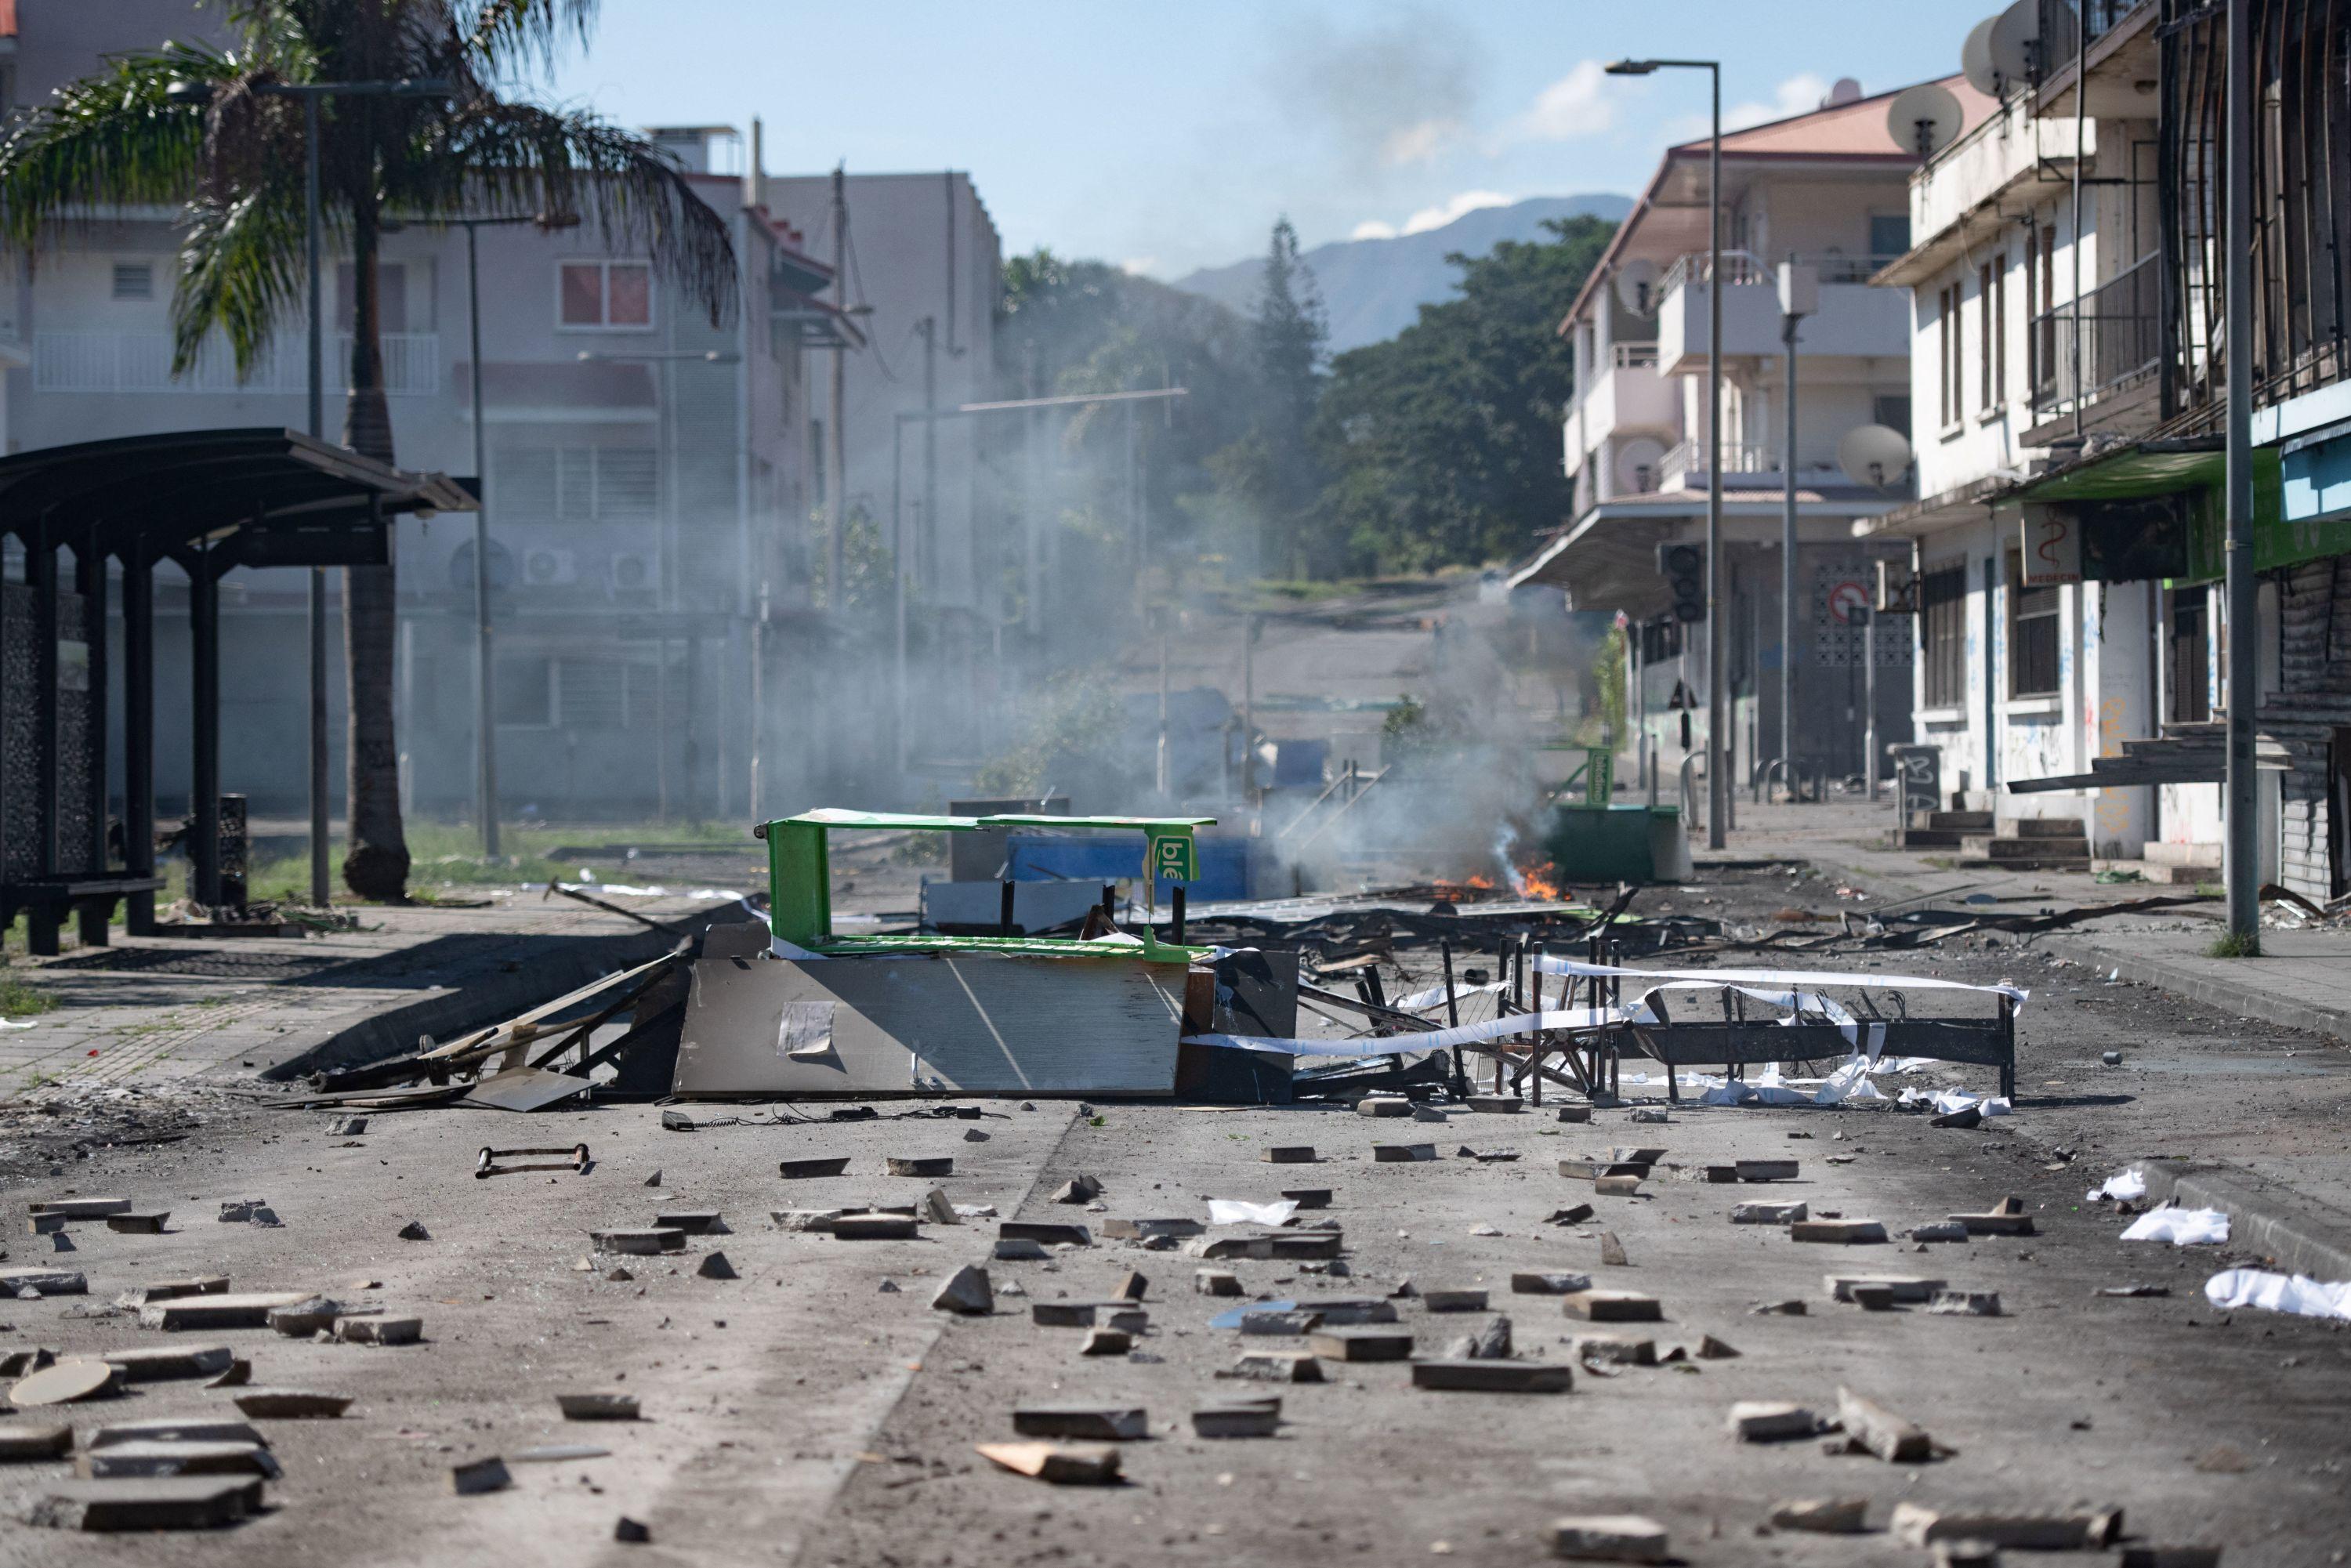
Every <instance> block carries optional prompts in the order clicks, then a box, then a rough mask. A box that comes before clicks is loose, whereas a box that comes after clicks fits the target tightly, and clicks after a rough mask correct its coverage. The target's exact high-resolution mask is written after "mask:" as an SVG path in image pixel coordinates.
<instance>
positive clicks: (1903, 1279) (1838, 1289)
mask: <svg viewBox="0 0 2351 1568" xmlns="http://www.w3.org/2000/svg"><path fill="white" fill-rule="evenodd" d="M1944 1286H1945V1281H1941V1280H1924V1279H1920V1278H1919V1277H1918V1276H1917V1275H1916V1274H1823V1275H1822V1276H1821V1289H1823V1291H1827V1292H1828V1293H1829V1299H1830V1300H1832V1301H1852V1300H1853V1299H1854V1292H1855V1291H1856V1290H1861V1289H1865V1288H1870V1287H1876V1288H1880V1289H1884V1290H1886V1291H1891V1292H1893V1299H1894V1300H1895V1301H1902V1302H1907V1303H1909V1304H1912V1305H1917V1304H1918V1303H1921V1302H1924V1301H1928V1300H1931V1299H1932V1298H1933V1296H1934V1294H1935V1292H1936V1291H1939V1290H1942V1289H1943V1288H1944Z"/></svg>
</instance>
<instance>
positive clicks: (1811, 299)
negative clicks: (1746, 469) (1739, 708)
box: [1780, 251, 1820, 801]
mask: <svg viewBox="0 0 2351 1568" xmlns="http://www.w3.org/2000/svg"><path fill="white" fill-rule="evenodd" d="M1818 308H1820V274H1819V273H1818V272H1816V271H1814V270H1813V268H1812V267H1804V266H1802V265H1801V264H1799V263H1798V262H1797V260H1796V255H1795V252H1793V251H1791V252H1789V253H1788V259H1787V260H1786V261H1784V262H1782V264H1781V266H1780V345H1781V347H1780V352H1781V354H1782V357H1783V358H1784V359H1785V361H1786V364H1787V391H1786V393H1785V395H1784V396H1783V398H1782V402H1784V403H1785V404H1786V420H1785V430H1784V432H1783V434H1782V447H1781V455H1780V470H1781V474H1780V493H1781V507H1780V773H1781V782H1782V783H1783V784H1784V785H1786V786H1787V789H1788V799H1789V800H1791V801H1793V800H1795V799H1796V738H1795V737H1796V328H1797V326H1798V325H1799V324H1800V323H1801V322H1802V320H1803V319H1804V318H1805V317H1806V316H1809V315H1811V314H1812V313H1813V311H1814V310H1817V309H1818Z"/></svg>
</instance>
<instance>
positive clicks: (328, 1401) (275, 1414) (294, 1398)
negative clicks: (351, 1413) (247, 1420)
mask: <svg viewBox="0 0 2351 1568" xmlns="http://www.w3.org/2000/svg"><path fill="white" fill-rule="evenodd" d="M353 1397H354V1396H351V1395H349V1394H322V1393H319V1392H318V1391H317V1390H314V1389H307V1388H246V1389H241V1390H239V1391H238V1392H237V1393H236V1394H235V1395H234V1396H232V1400H231V1402H232V1403H234V1404H235V1406H236V1407H237V1410H238V1411H239V1412H240V1413H241V1414H243V1415H246V1416H251V1417H252V1418H253V1419H255V1420H256V1421H324V1420H332V1419H334V1418H336V1417H337V1416H340V1415H342V1413H343V1412H344V1411H346V1410H348V1409H350V1407H351V1403H352V1400H353Z"/></svg>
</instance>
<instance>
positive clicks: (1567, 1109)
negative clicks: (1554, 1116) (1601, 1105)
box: [1559, 1105, 1592, 1122]
mask: <svg viewBox="0 0 2351 1568" xmlns="http://www.w3.org/2000/svg"><path fill="white" fill-rule="evenodd" d="M1559 1119H1560V1120H1561V1121H1562V1122H1589V1121H1591V1120H1592V1107H1591V1106H1589V1105H1562V1106H1561V1107H1560V1108H1559Z"/></svg>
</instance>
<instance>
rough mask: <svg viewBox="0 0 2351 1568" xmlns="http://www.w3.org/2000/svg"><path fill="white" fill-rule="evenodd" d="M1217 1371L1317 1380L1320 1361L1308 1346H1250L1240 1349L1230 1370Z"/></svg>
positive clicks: (1266, 1379) (1271, 1379)
mask: <svg viewBox="0 0 2351 1568" xmlns="http://www.w3.org/2000/svg"><path fill="white" fill-rule="evenodd" d="M1218 1375H1219V1376H1222V1377H1241V1378H1248V1379H1250V1380H1252V1381H1255V1382H1259V1383H1320V1382H1322V1362H1321V1361H1320V1360H1318V1359H1317V1358H1316V1356H1315V1354H1314V1353H1313V1352H1312V1351H1309V1350H1250V1351H1244V1352H1242V1353H1241V1357H1240V1359H1239V1360H1238V1361H1237V1362H1235V1363H1234V1364H1233V1369H1232V1370H1231V1371H1230V1372H1228V1373H1219V1374H1218Z"/></svg>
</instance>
